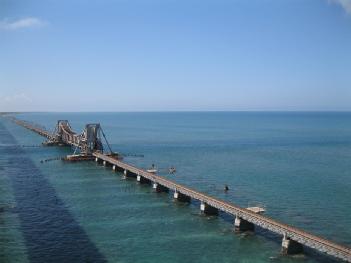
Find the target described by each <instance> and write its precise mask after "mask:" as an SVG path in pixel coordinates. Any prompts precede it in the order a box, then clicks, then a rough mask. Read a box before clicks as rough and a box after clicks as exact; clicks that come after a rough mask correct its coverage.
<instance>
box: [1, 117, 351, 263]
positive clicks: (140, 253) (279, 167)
mask: <svg viewBox="0 0 351 263" xmlns="http://www.w3.org/2000/svg"><path fill="white" fill-rule="evenodd" d="M17 117H18V118H21V119H25V120H29V121H33V122H36V123H39V124H41V125H45V126H46V127H48V128H50V129H53V128H54V125H55V123H56V121H57V120H58V119H68V120H69V121H70V123H71V125H72V127H73V128H74V129H75V130H76V131H81V130H82V129H83V127H84V124H85V123H89V122H90V123H91V122H100V123H101V125H102V127H103V129H104V132H105V134H106V135H107V137H108V140H109V142H110V144H111V145H112V148H113V149H114V150H116V151H119V152H121V153H123V154H125V155H126V157H125V161H126V162H129V163H133V164H135V165H138V166H140V167H142V168H147V167H149V166H150V165H151V164H152V163H155V164H156V165H157V166H158V167H159V168H160V171H161V174H163V175H164V176H166V177H171V178H172V179H173V180H176V181H178V182H181V183H182V184H185V185H187V186H190V187H193V188H195V189H197V190H201V191H203V192H206V193H209V194H211V195H213V196H217V197H220V198H223V199H226V200H228V201H230V202H234V203H236V204H239V205H241V206H247V205H248V203H250V202H255V201H258V202H261V203H263V204H265V205H266V207H267V212H266V214H267V215H268V216H270V217H273V218H275V219H279V220H281V221H283V222H285V223H288V224H292V225H294V226H297V227H300V228H303V229H305V230H308V231H310V232H312V233H314V234H317V235H321V236H324V237H327V238H329V239H331V240H334V241H336V242H340V243H343V244H346V245H349V246H351V205H350V200H351V176H350V173H351V172H350V171H351V162H350V157H351V113H302V112H301V113H283V112H282V113H255V112H252V113H244V112H242V113H235V112H216V113H214V112H197V113H26V114H20V115H18V116H17ZM0 132H1V136H0V189H1V194H0V204H1V205H2V206H3V207H4V209H3V210H2V212H0V262H2V261H4V262H27V261H31V262H47V259H50V260H51V261H58V262H62V261H66V262H73V261H74V262H79V261H80V262H96V261H105V260H106V261H109V262H255V263H256V262H331V261H332V259H330V258H328V257H324V256H321V255H319V254H318V253H317V254H316V253H313V251H307V255H306V256H302V257H301V256H298V257H283V256H281V255H280V238H281V237H278V236H275V235H273V234H271V233H269V232H266V231H264V230H261V229H257V233H256V234H235V233H234V232H233V230H232V220H233V219H232V218H231V217H229V216H227V215H223V214H221V215H220V216H219V217H206V216H203V215H201V214H200V213H199V207H198V204H197V203H196V202H193V203H192V204H190V205H184V204H183V205H181V204H177V203H174V202H173V200H172V198H171V196H170V195H167V194H155V193H153V191H152V189H151V188H150V187H148V186H143V185H138V184H137V183H136V182H135V181H134V180H122V179H121V175H120V174H119V173H113V172H112V171H111V169H110V168H104V167H101V166H98V165H96V164H95V163H94V162H87V163H74V164H72V163H64V162H61V161H50V162H45V163H40V160H44V159H49V158H55V157H59V156H64V155H66V154H69V153H70V152H71V149H68V148H62V147H61V148H57V147H30V146H38V145H40V144H41V142H42V141H43V138H41V137H40V136H38V135H36V134H34V133H33V132H30V131H28V130H25V129H24V128H22V127H19V126H16V125H15V124H13V123H11V122H9V121H8V120H5V119H3V118H1V119H0ZM128 155H143V156H144V157H132V156H130V157H128ZM172 165H173V166H175V167H176V168H177V173H176V174H174V175H168V174H167V173H166V168H167V167H170V166H172ZM225 184H228V185H229V187H230V191H229V192H228V193H224V192H223V190H222V189H223V186H224V185H225Z"/></svg>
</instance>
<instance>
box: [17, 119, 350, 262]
mask: <svg viewBox="0 0 351 263" xmlns="http://www.w3.org/2000/svg"><path fill="white" fill-rule="evenodd" d="M13 121H14V122H15V123H17V124H18V125H21V126H23V127H25V128H27V129H30V130H32V131H34V132H36V133H38V134H40V135H42V136H44V137H46V138H47V139H48V143H52V144H54V145H55V144H64V145H70V146H72V147H74V148H75V150H77V149H79V150H80V152H81V154H83V155H86V156H90V157H93V158H94V159H95V161H96V162H101V163H103V165H105V166H111V167H112V169H113V170H114V171H117V170H118V171H121V172H122V173H123V175H124V177H132V178H136V180H137V181H138V182H140V183H147V184H150V185H152V187H153V188H154V189H155V191H156V192H172V193H173V197H174V199H176V200H177V201H180V202H190V201H191V199H194V200H198V201H200V210H201V211H202V212H203V213H205V214H210V215H217V214H218V213H219V211H222V212H225V213H228V214H230V215H232V216H233V217H234V222H233V223H234V227H235V229H236V230H238V231H247V230H251V231H252V230H254V228H255V226H259V227H261V228H263V229H267V230H269V231H272V232H274V233H276V234H278V235H281V236H282V251H283V253H285V254H296V253H301V252H302V251H303V246H306V247H309V248H312V249H315V250H317V251H319V252H322V253H325V254H328V255H330V256H333V257H335V258H337V259H340V260H343V261H346V262H351V249H350V248H349V247H347V246H345V245H341V244H337V243H335V242H333V241H330V240H327V239H325V238H322V237H319V236H316V235H313V234H311V233H308V232H306V231H304V230H301V229H298V228H296V227H293V226H290V225H287V224H284V223H281V222H278V221H277V220H274V219H272V218H269V217H268V216H265V215H263V214H262V213H260V212H262V211H261V210H260V209H256V208H257V207H249V208H242V207H239V206H238V205H236V204H233V203H229V202H227V201H224V200H221V199H218V198H215V197H212V196H209V195H207V194H204V193H201V192H199V191H196V190H194V189H191V188H189V187H187V186H184V185H182V184H180V183H177V182H175V181H173V180H170V179H166V178H164V177H162V176H159V175H157V174H155V173H151V172H148V171H145V170H143V169H140V168H137V167H135V166H133V165H130V164H127V163H125V162H123V161H122V160H121V159H120V158H118V156H115V155H111V154H106V153H104V149H103V143H102V137H104V138H105V140H106V137H105V135H104V133H103V131H102V128H101V126H100V125H99V124H87V125H86V126H85V129H84V130H83V132H82V133H81V134H76V133H74V132H73V130H72V128H71V126H70V125H69V123H68V121H66V120H60V121H58V123H57V126H56V128H55V131H54V133H50V132H48V131H46V130H45V129H43V128H41V127H39V126H36V125H33V124H30V123H28V122H25V121H20V120H17V119H15V118H13ZM101 135H102V137H101ZM106 144H107V146H108V148H109V150H110V152H111V153H112V151H111V147H110V146H109V144H108V142H107V140H106Z"/></svg>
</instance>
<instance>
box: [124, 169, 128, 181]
mask: <svg viewBox="0 0 351 263" xmlns="http://www.w3.org/2000/svg"><path fill="white" fill-rule="evenodd" d="M127 174H128V171H127V170H124V171H123V179H126V178H127Z"/></svg>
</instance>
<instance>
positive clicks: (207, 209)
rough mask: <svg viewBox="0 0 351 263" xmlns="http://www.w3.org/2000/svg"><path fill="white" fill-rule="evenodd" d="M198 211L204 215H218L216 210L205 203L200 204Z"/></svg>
mask: <svg viewBox="0 0 351 263" xmlns="http://www.w3.org/2000/svg"><path fill="white" fill-rule="evenodd" d="M200 210H201V212H202V213H204V214H206V215H218V209H217V208H215V207H213V206H210V205H209V204H206V203H205V202H201V205H200Z"/></svg>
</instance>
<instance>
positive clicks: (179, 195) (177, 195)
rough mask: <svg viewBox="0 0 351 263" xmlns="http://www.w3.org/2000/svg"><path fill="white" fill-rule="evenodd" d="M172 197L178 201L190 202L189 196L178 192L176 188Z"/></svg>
mask: <svg viewBox="0 0 351 263" xmlns="http://www.w3.org/2000/svg"><path fill="white" fill-rule="evenodd" d="M173 198H174V199H176V200H177V201H179V202H190V200H191V198H190V196H187V195H185V194H182V193H179V192H178V191H177V190H176V191H174V194H173Z"/></svg>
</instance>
